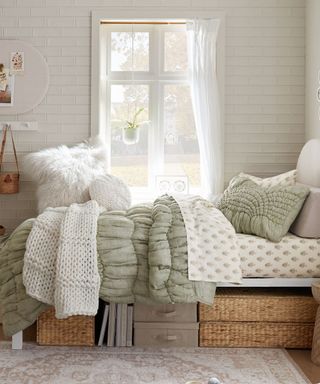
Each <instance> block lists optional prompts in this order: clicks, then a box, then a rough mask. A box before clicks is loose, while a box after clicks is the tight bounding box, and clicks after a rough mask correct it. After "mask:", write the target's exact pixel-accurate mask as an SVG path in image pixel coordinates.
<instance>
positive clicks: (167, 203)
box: [0, 196, 215, 336]
mask: <svg viewBox="0 0 320 384" xmlns="http://www.w3.org/2000/svg"><path fill="white" fill-rule="evenodd" d="M33 222H34V219H31V220H27V221H25V222H24V223H22V224H21V225H20V226H19V227H18V228H17V229H16V230H15V231H14V232H13V233H12V235H11V236H10V237H9V239H8V240H7V241H6V242H5V244H4V245H3V246H2V247H1V248H0V307H1V312H2V324H3V329H4V332H5V334H6V335H8V336H10V335H13V334H14V333H16V332H18V331H20V330H23V329H25V328H27V327H28V326H29V325H31V324H32V323H34V322H35V321H36V319H37V317H38V315H39V314H40V313H41V312H42V311H44V310H45V309H46V308H47V305H45V304H43V303H41V302H39V301H37V300H35V299H33V298H31V297H29V296H28V295H27V294H26V291H25V288H24V286H23V283H22V270H23V257H24V253H25V244H26V241H27V238H28V235H29V233H30V231H31V228H32V225H33ZM97 249H98V267H99V274H100V277H101V286H100V298H101V299H102V300H105V301H109V302H116V303H134V302H142V303H150V304H151V303H152V304H154V303H192V302H197V301H200V302H203V303H207V304H210V303H212V301H213V297H214V293H215V284H214V283H209V282H199V281H197V282H195V281H190V280H189V279H188V252H187V234H186V229H185V224H184V221H183V217H182V214H181V211H180V208H179V205H178V203H177V202H176V201H175V200H174V199H173V198H172V197H169V196H164V197H161V198H159V199H157V200H156V201H155V202H154V203H153V204H152V205H151V204H150V205H146V204H141V205H137V206H135V207H133V208H130V209H129V210H127V211H111V212H104V213H102V214H101V215H100V217H99V220H98V231H97Z"/></svg>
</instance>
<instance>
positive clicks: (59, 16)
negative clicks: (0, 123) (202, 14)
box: [0, 0, 305, 228]
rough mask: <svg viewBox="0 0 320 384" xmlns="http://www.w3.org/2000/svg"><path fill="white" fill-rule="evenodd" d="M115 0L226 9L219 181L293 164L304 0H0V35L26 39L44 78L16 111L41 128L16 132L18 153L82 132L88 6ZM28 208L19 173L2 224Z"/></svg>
mask: <svg viewBox="0 0 320 384" xmlns="http://www.w3.org/2000/svg"><path fill="white" fill-rule="evenodd" d="M88 4H89V5H88ZM115 5H117V6H128V7H138V6H149V7H150V6H165V7H175V8H179V7H188V8H190V7H196V8H201V9H205V8H219V9H225V11H226V16H227V30H226V44H227V47H226V85H225V88H226V89H225V90H226V108H225V109H226V118H225V121H226V145H225V149H226V158H225V162H226V178H227V179H229V178H230V177H231V176H232V175H234V174H235V173H237V172H239V171H247V172H252V173H254V174H261V175H266V176H267V175H272V174H276V173H279V172H282V171H286V170H288V169H292V168H293V167H294V166H295V163H296V160H297V155H298V152H299V150H300V149H301V147H302V145H303V143H304V136H305V132H304V55H305V52H304V49H305V42H304V37H305V32H304V26H305V0H117V1H115V0H92V1H89V0H1V1H0V38H18V39H22V40H26V41H29V42H30V43H32V44H33V45H34V46H36V47H37V48H38V49H39V50H40V51H41V52H42V53H43V55H44V56H45V57H46V59H47V61H48V64H49V67H50V75H51V83H50V87H49V91H48V94H47V96H46V98H45V99H44V101H43V102H42V104H41V105H39V106H38V107H37V108H35V109H34V110H33V111H31V112H29V113H27V114H25V115H20V116H18V117H17V118H18V119H20V120H37V121H38V122H39V132H36V133H22V132H21V133H18V132H17V133H16V141H17V147H18V149H19V155H20V158H21V156H22V155H23V154H24V153H26V152H28V151H35V150H38V149H39V148H44V147H49V146H54V145H57V144H61V143H66V144H72V143H75V142H78V141H81V140H83V139H84V138H86V137H87V136H88V135H89V122H90V116H89V114H90V108H89V106H90V35H91V30H90V10H91V9H92V8H98V7H102V6H103V7H108V6H115ZM1 118H3V119H9V118H11V119H15V117H12V116H11V117H10V116H1ZM8 158H9V159H10V160H11V161H12V156H11V155H9V157H8ZM11 166H12V164H9V166H8V167H9V168H10V167H11ZM34 214H35V196H34V187H33V185H32V184H31V183H30V182H29V181H28V180H25V178H24V175H22V183H21V192H20V193H19V194H17V195H12V196H5V195H0V224H2V225H5V226H7V227H9V228H13V227H14V226H16V225H17V224H18V223H19V222H21V221H22V220H23V219H25V218H27V217H30V216H33V215H34Z"/></svg>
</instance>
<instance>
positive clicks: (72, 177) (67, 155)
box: [24, 144, 107, 212]
mask: <svg viewBox="0 0 320 384" xmlns="http://www.w3.org/2000/svg"><path fill="white" fill-rule="evenodd" d="M106 165H107V159H106V149H105V147H104V146H103V145H101V144H100V145H98V146H90V144H79V145H76V146H74V147H70V148H69V147H67V146H65V145H61V146H60V147H57V148H49V149H44V150H41V151H39V152H36V153H30V154H28V155H26V156H25V159H24V171H25V172H26V173H27V175H29V177H30V178H31V179H32V180H33V181H35V182H36V183H37V197H38V210H39V212H42V211H43V210H44V209H45V208H47V207H60V206H69V205H71V204H72V203H85V202H86V201H88V200H90V196H89V185H90V184H91V182H92V181H93V180H95V179H96V178H97V177H99V176H101V175H104V174H106Z"/></svg>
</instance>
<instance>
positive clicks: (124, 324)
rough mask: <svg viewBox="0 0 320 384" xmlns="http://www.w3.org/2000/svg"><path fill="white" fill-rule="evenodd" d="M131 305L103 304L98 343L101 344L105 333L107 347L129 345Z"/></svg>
mask: <svg viewBox="0 0 320 384" xmlns="http://www.w3.org/2000/svg"><path fill="white" fill-rule="evenodd" d="M132 328H133V305H128V304H115V303H110V304H107V303H106V304H105V309H104V314H103V320H102V325H101V331H100V336H99V341H98V345H99V346H102V345H103V342H104V339H105V335H106V334H107V336H106V339H107V340H106V341H107V346H108V347H131V346H132Z"/></svg>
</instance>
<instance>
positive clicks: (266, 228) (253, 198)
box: [218, 177, 309, 242]
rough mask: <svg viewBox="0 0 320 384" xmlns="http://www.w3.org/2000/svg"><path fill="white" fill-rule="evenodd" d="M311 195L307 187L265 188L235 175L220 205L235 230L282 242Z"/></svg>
mask: <svg viewBox="0 0 320 384" xmlns="http://www.w3.org/2000/svg"><path fill="white" fill-rule="evenodd" d="M308 194H309V188H307V187H305V186H300V185H299V186H298V185H294V186H274V187H269V188H265V187H262V186H260V185H258V184H256V183H254V182H253V181H251V180H249V179H247V178H245V177H234V178H233V179H232V181H231V182H230V184H229V186H228V188H227V189H226V190H225V192H224V194H223V197H222V199H221V200H220V202H219V203H218V208H219V209H220V210H221V211H222V213H223V214H224V215H225V216H226V218H227V219H228V220H229V221H230V222H231V224H232V225H233V226H234V228H235V230H236V232H238V233H247V234H252V235H257V236H260V237H264V238H266V239H268V240H271V241H274V242H279V241H280V240H281V239H282V238H283V236H285V235H286V234H287V233H288V231H289V228H290V226H291V224H292V223H293V221H294V220H295V218H296V216H297V215H298V213H299V212H300V210H301V208H302V205H303V203H304V201H305V199H306V197H307V196H308Z"/></svg>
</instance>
